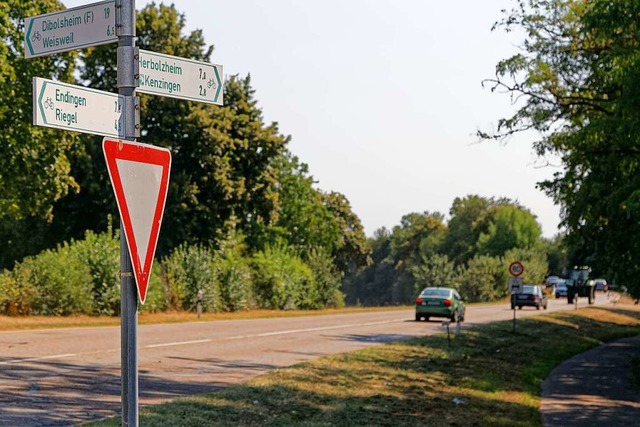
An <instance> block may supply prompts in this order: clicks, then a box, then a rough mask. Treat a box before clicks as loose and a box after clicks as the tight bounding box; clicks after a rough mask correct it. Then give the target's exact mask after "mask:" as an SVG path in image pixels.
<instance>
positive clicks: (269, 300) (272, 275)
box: [251, 246, 320, 310]
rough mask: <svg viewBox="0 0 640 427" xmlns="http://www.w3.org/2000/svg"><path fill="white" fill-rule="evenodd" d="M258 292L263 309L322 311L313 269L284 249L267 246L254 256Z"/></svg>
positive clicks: (255, 288)
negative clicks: (316, 309) (315, 309)
mask: <svg viewBox="0 0 640 427" xmlns="http://www.w3.org/2000/svg"><path fill="white" fill-rule="evenodd" d="M251 265H252V271H253V278H254V291H255V294H256V296H257V299H258V301H259V304H260V306H261V307H263V308H269V309H276V310H277V309H280V310H292V309H311V308H318V307H319V306H320V303H319V300H320V298H319V294H318V289H317V287H316V284H315V280H314V277H313V272H312V271H311V269H310V268H309V267H308V266H307V265H306V264H305V263H304V262H303V261H302V260H301V259H300V258H299V257H298V256H296V255H293V254H291V253H289V251H288V250H287V249H286V248H284V247H282V246H277V247H273V246H267V247H266V248H265V250H264V251H261V252H258V253H256V254H254V256H253V259H252V262H251Z"/></svg>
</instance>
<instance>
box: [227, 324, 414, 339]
mask: <svg viewBox="0 0 640 427" xmlns="http://www.w3.org/2000/svg"><path fill="white" fill-rule="evenodd" d="M399 322H404V320H385V321H381V322H369V323H352V324H348V325H337V326H321V327H317V328H307V329H290V330H286V331H276V332H264V333H261V334H251V335H238V336H235V337H227V338H225V339H228V340H241V339H245V338H260V337H272V336H275V335H287V334H298V333H300V332H317V331H329V330H331V329H344V328H351V327H354V326H375V325H386V324H389V323H399Z"/></svg>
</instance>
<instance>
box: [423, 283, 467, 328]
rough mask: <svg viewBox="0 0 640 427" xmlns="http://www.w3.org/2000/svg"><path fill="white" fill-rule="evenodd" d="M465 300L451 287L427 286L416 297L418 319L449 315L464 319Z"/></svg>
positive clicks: (450, 317)
mask: <svg viewBox="0 0 640 427" xmlns="http://www.w3.org/2000/svg"><path fill="white" fill-rule="evenodd" d="M464 314H465V306H464V300H463V299H462V298H460V294H458V291H456V290H455V289H451V288H425V289H423V290H422V292H420V295H419V296H418V298H417V299H416V321H420V320H421V319H425V320H429V317H447V318H449V319H451V321H453V322H455V321H456V320H458V319H460V321H461V322H462V321H464Z"/></svg>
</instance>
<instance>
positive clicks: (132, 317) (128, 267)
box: [117, 0, 140, 427]
mask: <svg viewBox="0 0 640 427" xmlns="http://www.w3.org/2000/svg"><path fill="white" fill-rule="evenodd" d="M135 13H136V9H135V0H121V1H120V4H119V8H118V28H117V31H118V58H117V65H118V71H117V72H118V75H117V80H118V94H119V95H121V96H123V97H124V112H123V114H124V116H125V123H126V124H127V126H125V129H124V132H125V135H124V138H125V139H126V140H130V141H135V140H136V137H137V136H139V132H140V124H139V118H140V114H139V111H140V107H139V105H140V104H139V102H137V97H136V96H135V90H136V80H135V74H136V60H135V50H136V48H135V42H136V38H135V37H136V14H135ZM120 223H121V224H122V218H121V219H120ZM126 239H127V236H126V233H125V231H124V228H123V227H122V225H121V226H120V340H121V346H120V360H121V372H122V395H121V399H122V425H123V426H128V427H137V426H138V295H137V291H136V284H135V283H134V279H133V265H132V263H131V256H130V254H129V248H128V246H127V240H126Z"/></svg>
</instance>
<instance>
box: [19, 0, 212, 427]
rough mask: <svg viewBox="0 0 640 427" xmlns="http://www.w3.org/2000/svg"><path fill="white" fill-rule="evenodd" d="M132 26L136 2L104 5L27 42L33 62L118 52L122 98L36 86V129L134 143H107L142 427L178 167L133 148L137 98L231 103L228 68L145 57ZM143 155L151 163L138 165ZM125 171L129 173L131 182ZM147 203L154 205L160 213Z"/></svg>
mask: <svg viewBox="0 0 640 427" xmlns="http://www.w3.org/2000/svg"><path fill="white" fill-rule="evenodd" d="M135 23H136V19H135V0H107V1H102V2H98V3H93V4H89V5H86V6H80V7H76V8H72V9H66V10H63V11H59V12H54V13H47V14H44V15H39V16H34V17H30V18H26V19H25V36H24V47H25V57H26V58H32V57H37V56H42V55H50V54H54V53H59V52H65V51H68V50H73V49H78V48H82V47H88V46H95V45H99V44H104V43H110V42H115V41H116V40H117V42H118V50H117V55H118V57H117V66H118V68H117V81H118V85H117V86H118V94H113V93H109V92H103V91H99V90H95V89H90V88H85V87H82V86H76V85H70V84H66V83H60V82H56V81H53V80H47V79H43V78H39V77H35V78H34V79H33V110H34V113H33V124H34V125H37V126H46V127H53V128H58V129H65V130H71V131H75V132H85V133H90V134H96V135H104V136H107V137H116V138H122V139H123V140H125V141H132V142H134V144H131V143H126V142H125V141H123V140H120V139H119V140H117V141H113V140H105V141H103V150H104V153H105V158H106V160H107V165H108V169H109V175H110V178H111V181H112V184H113V188H114V191H115V193H116V200H117V201H118V208H119V209H120V213H121V227H120V316H121V323H120V325H121V371H122V425H123V426H137V425H138V348H137V347H138V294H139V295H140V300H141V301H142V303H144V301H145V298H146V290H147V281H148V279H149V275H150V273H151V265H152V261H153V256H154V254H155V247H156V243H157V237H158V232H159V228H160V222H161V219H162V212H163V210H164V203H165V200H166V194H167V187H168V176H169V168H170V162H171V155H170V153H169V151H168V150H166V149H162V148H157V147H153V146H149V145H146V144H135V141H136V138H138V137H140V99H139V98H138V97H137V96H136V88H138V86H140V89H139V91H140V92H144V93H149V94H154V95H161V96H168V97H174V98H179V99H186V100H191V101H199V102H205V103H210V104H216V105H223V96H224V95H223V84H224V82H223V74H222V66H221V65H213V64H209V63H207V62H202V61H194V60H191V59H185V58H179V57H175V56H171V55H165V54H160V53H154V52H148V51H144V50H138V49H137V48H136V46H135V42H136V25H135ZM141 70H142V72H141ZM139 151H143V152H146V154H145V155H143V156H142V158H140V157H137V156H138V154H139V153H138V152H139ZM132 153H133V154H132ZM149 153H153V154H149ZM159 159H161V160H159ZM122 171H126V172H125V173H124V175H123V172H122ZM158 177H161V178H160V180H158ZM146 184H150V185H151V186H152V187H153V188H151V189H150V188H147V187H146ZM154 185H155V186H154ZM149 194H151V195H153V197H156V198H155V199H154V201H155V204H153V206H151V203H150V202H149V200H150V199H148V196H149ZM123 206H124V209H123ZM150 206H151V207H150ZM130 249H131V250H130ZM132 256H133V257H132ZM134 277H135V278H136V279H137V280H136V281H135V282H134ZM136 285H137V286H136ZM136 288H137V289H138V292H136Z"/></svg>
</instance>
